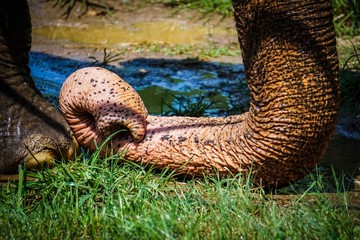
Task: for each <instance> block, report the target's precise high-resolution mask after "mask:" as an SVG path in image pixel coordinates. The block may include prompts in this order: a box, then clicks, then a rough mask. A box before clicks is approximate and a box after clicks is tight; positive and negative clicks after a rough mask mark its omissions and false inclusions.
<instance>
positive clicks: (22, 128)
mask: <svg viewBox="0 0 360 240" xmlns="http://www.w3.org/2000/svg"><path fill="white" fill-rule="evenodd" d="M4 75H5V74H0V77H1V79H0V122H1V125H0V146H1V149H0V173H11V172H15V171H16V170H17V169H18V165H19V164H25V165H26V167H27V169H36V168H39V167H41V166H42V165H43V164H47V165H48V166H50V167H52V166H53V163H54V162H53V161H54V159H62V158H66V159H73V158H74V156H75V154H76V152H79V150H78V149H79V145H78V143H77V141H76V139H75V138H74V137H73V135H72V133H71V130H70V128H69V126H68V124H67V123H66V121H65V120H64V118H63V116H62V115H61V113H60V112H59V111H58V110H57V109H55V108H54V107H52V106H51V105H50V104H49V103H48V102H47V101H46V100H45V99H44V98H43V97H42V96H41V94H40V93H39V92H38V91H37V90H36V89H35V88H34V87H33V84H32V79H31V77H30V76H29V75H28V74H19V75H18V74H17V75H14V76H4Z"/></svg>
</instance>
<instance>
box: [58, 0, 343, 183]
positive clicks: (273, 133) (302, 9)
mask: <svg viewBox="0 0 360 240" xmlns="http://www.w3.org/2000/svg"><path fill="white" fill-rule="evenodd" d="M233 5H234V9H235V13H234V16H235V22H236V28H237V31H238V38H239V43H240V47H241V49H242V55H243V59H244V60H243V61H244V66H245V72H246V78H247V82H248V87H249V89H250V100H251V102H250V108H249V112H247V113H245V114H243V115H237V116H230V117H227V118H191V117H157V116H151V115H149V116H148V115H147V111H146V110H145V109H144V107H143V104H142V103H140V102H139V98H140V97H139V96H138V95H137V94H136V92H135V91H133V90H132V89H130V88H129V87H128V85H127V84H126V83H125V82H123V81H122V80H121V81H120V82H121V86H119V87H120V88H124V89H130V90H129V93H128V92H125V91H117V93H118V94H106V93H105V94H103V97H104V98H103V99H98V98H97V96H96V98H95V96H94V95H92V96H90V95H89V94H86V93H85V92H84V93H77V94H75V92H76V91H72V89H69V88H67V90H66V91H64V93H62V95H63V96H65V95H66V99H65V100H63V98H62V97H61V98H60V101H65V102H64V103H61V104H62V105H63V107H62V110H63V111H64V114H65V115H69V116H72V117H73V118H75V119H76V118H78V116H77V115H76V112H77V111H79V109H78V108H77V107H74V106H78V105H79V104H81V103H79V102H78V101H80V102H82V103H83V104H84V103H85V102H91V101H92V102H94V101H95V100H96V99H97V100H96V101H103V102H106V104H105V105H104V107H105V108H106V110H105V111H103V110H104V109H103V108H102V109H100V108H101V105H96V104H93V106H95V105H96V107H94V108H90V109H89V110H87V112H82V113H81V115H82V116H84V115H85V116H88V118H86V119H83V120H71V121H74V123H75V124H74V125H73V126H71V127H72V128H73V129H75V128H77V129H79V128H80V127H79V126H78V125H76V123H78V122H82V123H84V122H86V124H83V125H82V126H86V129H83V130H80V131H82V132H86V131H88V130H89V131H90V132H86V134H87V136H90V135H92V136H95V135H96V134H98V133H99V132H100V133H101V132H107V133H109V131H108V129H111V130H112V131H113V132H114V131H116V130H119V129H127V133H123V134H120V135H118V136H115V137H114V138H113V139H112V141H111V147H112V148H113V149H115V150H116V151H122V150H126V151H125V156H124V157H125V158H127V159H129V160H132V161H135V162H138V163H142V164H149V165H153V166H155V167H157V168H170V169H171V170H176V171H177V172H178V173H182V174H189V175H193V176H203V175H204V174H216V173H219V174H220V175H221V176H226V175H233V174H237V173H243V174H244V175H246V174H247V173H249V171H250V169H251V172H252V174H253V175H254V176H255V181H256V183H257V184H259V185H263V186H275V185H284V184H287V183H289V182H291V181H295V180H297V179H299V178H301V177H303V176H304V175H305V174H306V173H307V172H308V171H309V170H310V169H312V168H313V167H314V166H315V165H316V164H317V163H318V162H319V161H320V160H321V158H322V156H323V154H324V152H325V150H326V148H327V146H328V143H329V141H330V137H331V134H332V132H333V130H334V128H335V124H336V120H337V115H338V110H339V79H338V62H337V61H338V60H337V52H336V40H335V32H334V27H333V24H332V12H331V1H319V0H310V1H296V0H291V1H289V0H286V1H285V0H284V1H261V0H258V1H251V0H250V1H235V0H234V1H233ZM79 71H84V70H79ZM86 71H88V74H86V75H85V74H82V76H81V79H80V78H77V80H78V81H79V80H80V81H84V82H86V81H91V79H93V80H98V81H109V84H116V83H119V77H115V76H113V75H111V74H108V76H109V78H106V79H102V78H101V77H97V76H98V75H97V71H99V69H95V68H93V69H87V70H86ZM95 76H96V77H95ZM74 79H75V78H74V77H72V76H70V77H69V78H68V80H67V81H73V80H74ZM113 81H114V82H113ZM65 84H66V85H68V84H75V83H65ZM122 84H124V85H122ZM75 85H76V84H75ZM98 87H99V88H92V91H93V92H96V91H98V92H101V91H102V86H101V85H99V86H98ZM84 91H88V90H84ZM129 94H131V95H129ZM80 95H81V96H82V97H81V99H80V97H79V96H80ZM129 98H130V99H136V103H135V104H134V105H129V104H128V103H129V100H128V99H129ZM120 99H124V102H123V104H120V103H121V102H122V100H120ZM109 103H110V105H111V104H112V108H110V107H109V106H110V105H109ZM113 103H116V106H115V105H114V104H113ZM129 110H131V111H130V112H129ZM101 112H102V113H101ZM119 112H125V113H126V116H125V115H121V117H120V118H121V122H128V123H131V124H133V125H132V126H135V127H136V128H131V127H129V124H128V123H127V125H121V124H118V123H116V127H113V128H111V127H110V128H109V127H106V129H107V130H104V131H103V130H102V126H103V125H104V124H103V123H101V124H98V125H97V119H101V116H100V115H101V114H105V115H106V116H110V115H117V113H119ZM111 118H112V117H111ZM115 118H116V117H115ZM105 119H108V118H105ZM71 121H70V125H72V124H71ZM139 123H140V124H139ZM131 124H130V125H131ZM105 125H106V124H105ZM89 126H92V127H89ZM94 129H95V130H96V131H97V133H96V132H95V133H94V132H93V130H94ZM136 129H139V133H140V134H139V135H140V137H139V136H137V134H136V131H137V130H136ZM144 129H146V130H145V131H144ZM144 132H145V133H146V134H145V136H144V135H143V134H144ZM104 137H106V136H105V135H104V136H102V137H101V139H102V140H103V139H104ZM141 139H142V140H141ZM79 141H80V143H81V140H79ZM89 141H90V139H87V140H86V142H89Z"/></svg>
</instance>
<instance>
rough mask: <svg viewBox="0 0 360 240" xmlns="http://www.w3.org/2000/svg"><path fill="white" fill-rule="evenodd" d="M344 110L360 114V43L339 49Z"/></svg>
mask: <svg viewBox="0 0 360 240" xmlns="http://www.w3.org/2000/svg"><path fill="white" fill-rule="evenodd" d="M339 53H340V54H339V60H340V69H341V71H340V86H341V96H342V107H343V109H345V110H347V111H350V112H354V113H355V114H359V113H360V42H357V43H352V42H351V46H348V47H341V48H339Z"/></svg>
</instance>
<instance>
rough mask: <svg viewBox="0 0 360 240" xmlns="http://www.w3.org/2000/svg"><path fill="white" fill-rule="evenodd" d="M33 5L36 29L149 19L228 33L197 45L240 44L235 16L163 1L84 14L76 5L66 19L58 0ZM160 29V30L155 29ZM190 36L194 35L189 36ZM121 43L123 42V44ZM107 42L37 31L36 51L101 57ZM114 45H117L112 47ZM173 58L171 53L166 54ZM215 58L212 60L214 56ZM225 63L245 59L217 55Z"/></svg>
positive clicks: (130, 56) (39, 0)
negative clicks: (52, 36)
mask: <svg viewBox="0 0 360 240" xmlns="http://www.w3.org/2000/svg"><path fill="white" fill-rule="evenodd" d="M28 2H29V7H30V12H31V16H32V25H33V29H37V28H40V27H43V26H68V27H78V28H87V27H88V26H94V25H95V26H96V25H98V26H119V27H124V28H128V27H129V26H131V25H133V24H134V23H149V22H159V23H161V22H166V23H176V24H179V25H181V26H184V27H186V26H192V27H198V28H200V27H203V28H207V29H214V28H216V29H221V30H222V31H224V32H226V34H217V35H213V34H209V35H208V38H206V39H205V40H204V41H203V42H202V43H200V44H197V45H199V46H201V45H207V44H216V45H219V46H225V45H232V46H234V45H235V46H237V45H238V42H237V35H236V30H235V23H234V20H233V18H232V17H226V18H224V17H222V16H220V15H211V17H209V16H204V15H202V14H201V13H199V12H198V11H194V10H186V11H181V10H174V9H173V8H167V7H164V6H163V5H160V4H151V5H150V4H145V3H143V2H141V1H132V3H131V4H122V3H121V2H120V1H112V0H109V1H106V2H107V3H108V4H109V5H111V6H113V7H114V9H115V11H113V12H112V13H107V14H104V12H103V10H102V9H99V8H93V7H89V9H88V11H87V12H86V13H85V14H83V15H81V14H80V13H83V9H82V7H81V5H80V4H78V6H77V7H75V8H74V9H73V11H72V13H71V14H70V15H69V17H68V18H67V19H65V18H64V16H62V15H63V13H64V12H65V10H66V8H62V9H61V8H59V7H58V6H56V7H54V2H55V1H51V2H49V1H47V0H29V1H28ZM154 31H156V30H154ZM34 32H36V31H35V30H34ZM189 37H190V36H189ZM119 44H121V43H119ZM105 47H106V45H105V44H84V43H76V42H71V41H69V40H66V39H57V40H56V41H54V40H51V39H49V38H47V37H43V36H41V35H38V34H33V44H32V50H33V51H37V52H43V53H48V54H52V55H57V56H66V57H69V58H76V59H86V58H88V57H89V56H94V57H98V58H101V57H102V55H103V49H104V48H105ZM112 47H113V48H114V46H112ZM164 56H165V55H164V54H162V53H156V52H153V51H148V52H141V53H137V52H136V51H135V52H134V51H131V52H127V53H125V54H124V58H126V59H134V58H138V57H150V58H154V57H155V58H160V57H164ZM165 57H166V58H169V56H165ZM173 57H174V58H188V57H193V56H192V55H191V54H190V55H186V54H182V55H181V56H180V55H179V56H173ZM210 60H211V59H210ZM216 60H217V61H221V62H232V63H239V62H241V58H240V56H231V57H220V58H216Z"/></svg>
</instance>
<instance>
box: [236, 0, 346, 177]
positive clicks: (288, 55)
mask: <svg viewBox="0 0 360 240" xmlns="http://www.w3.org/2000/svg"><path fill="white" fill-rule="evenodd" d="M233 5H234V9H235V19H236V27H237V31H238V37H239V43H240V46H241V49H242V53H243V59H244V66H245V71H246V76H247V82H248V87H249V89H250V99H251V103H250V109H249V116H248V120H247V121H246V127H245V130H244V133H243V136H246V140H247V142H248V146H249V147H250V148H251V154H252V155H253V156H256V159H262V160H261V162H262V164H261V167H255V169H254V170H255V171H257V170H258V171H259V173H258V174H259V175H261V176H262V177H261V178H265V179H266V178H274V174H275V175H278V177H276V178H278V179H283V180H285V179H284V178H286V177H290V179H291V178H293V179H298V178H299V177H301V176H302V175H303V174H304V171H306V170H308V169H311V168H313V167H314V166H315V164H316V163H317V162H318V161H319V160H320V159H321V158H322V156H323V154H324V152H325V150H326V148H327V145H328V143H329V141H330V137H331V134H332V132H333V130H334V128H335V124H336V119H337V114H338V110H339V99H340V98H339V79H338V74H339V73H338V58H337V52H336V39H335V31H334V27H333V24H332V9H331V1H327V0H326V1H319V0H314V1H301V0H292V1H288V0H286V1H261V0H259V1H233ZM249 157H250V156H249ZM256 161H259V160H256ZM266 176H267V177H266ZM280 182H282V181H280Z"/></svg>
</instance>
